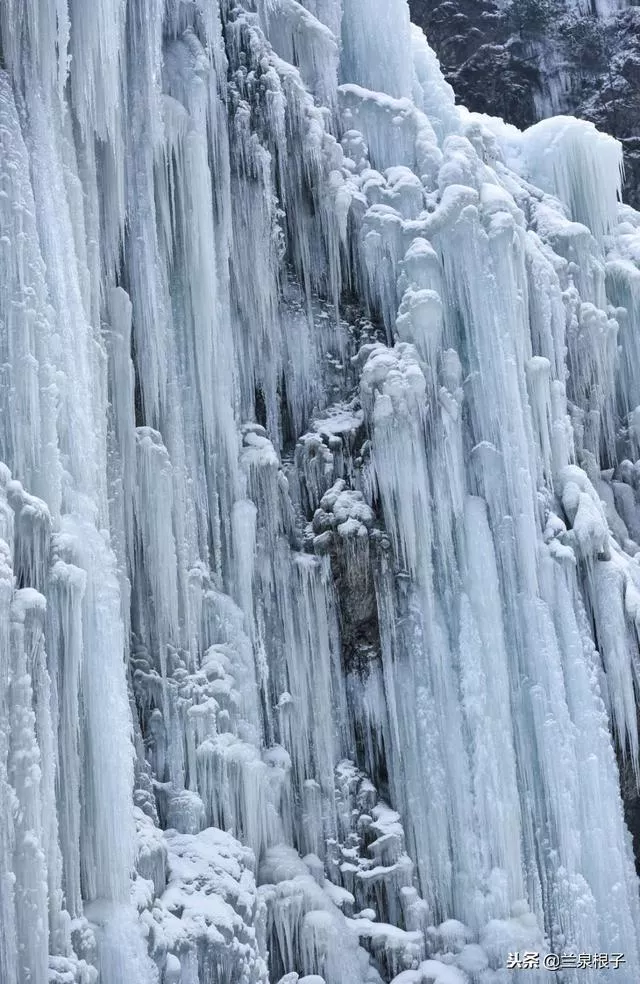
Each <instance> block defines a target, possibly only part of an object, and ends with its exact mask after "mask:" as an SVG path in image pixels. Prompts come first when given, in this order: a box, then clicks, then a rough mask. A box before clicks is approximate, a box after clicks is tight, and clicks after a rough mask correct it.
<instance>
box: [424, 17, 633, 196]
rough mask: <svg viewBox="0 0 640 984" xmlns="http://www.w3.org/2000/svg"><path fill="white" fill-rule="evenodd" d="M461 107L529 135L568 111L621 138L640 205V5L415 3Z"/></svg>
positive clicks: (629, 182)
mask: <svg viewBox="0 0 640 984" xmlns="http://www.w3.org/2000/svg"><path fill="white" fill-rule="evenodd" d="M409 2H410V8H411V12H412V16H413V18H414V20H415V22H416V23H417V24H419V25H420V26H421V27H423V28H424V29H425V31H426V33H427V36H428V38H429V41H430V43H431V45H432V46H433V47H434V48H435V50H436V52H437V54H438V56H439V58H440V60H441V63H442V66H443V69H444V71H445V74H446V76H447V78H448V80H449V81H450V82H451V83H452V85H453V87H454V89H455V91H456V96H457V98H458V100H459V101H460V102H462V103H464V105H465V106H468V107H469V108H470V109H473V110H475V111H476V112H486V113H490V114H491V115H493V116H501V117H503V118H504V119H505V120H507V121H508V122H509V123H513V124H515V125H516V126H519V127H526V126H529V125H531V124H532V123H535V122H536V120H539V119H542V118H546V117H548V116H553V115H555V114H558V113H571V114H575V115H576V116H579V117H580V118H581V119H586V120H590V121H591V122H593V123H595V124H596V125H597V126H598V127H599V128H600V129H602V130H604V131H605V132H606V133H610V134H612V135H613V136H614V137H617V138H618V139H619V140H620V142H621V143H622V146H623V151H624V161H625V180H624V191H625V200H627V201H629V203H630V204H633V205H635V206H636V207H638V206H639V205H640V134H639V133H638V119H639V118H640V5H639V4H638V0H409Z"/></svg>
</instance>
